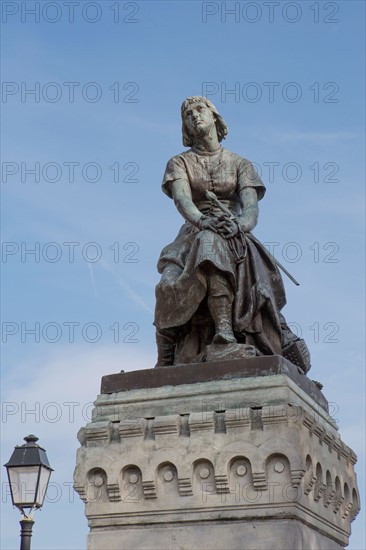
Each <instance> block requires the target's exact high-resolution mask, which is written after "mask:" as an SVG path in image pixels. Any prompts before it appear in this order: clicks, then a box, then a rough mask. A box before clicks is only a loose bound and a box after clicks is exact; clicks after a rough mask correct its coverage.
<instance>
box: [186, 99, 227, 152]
mask: <svg viewBox="0 0 366 550" xmlns="http://www.w3.org/2000/svg"><path fill="white" fill-rule="evenodd" d="M194 103H204V104H205V105H206V107H208V108H209V109H210V111H211V112H212V114H213V116H214V119H215V125H216V132H217V138H218V140H219V141H222V140H223V139H225V138H226V136H227V133H228V126H227V124H226V122H225V120H224V119H223V118H222V116H221V115H220V113H219V112H218V110H217V109H216V107H215V105H214V104H213V103H211V101H210V100H209V99H207V97H203V96H200V95H193V96H191V97H188V98H187V99H185V100H184V101H183V103H182V107H181V114H182V139H183V145H184V146H185V147H192V145H194V141H193V137H192V136H191V134H190V133H189V132H188V129H187V126H186V124H185V120H184V113H185V111H186V110H187V109H188V107H190V106H191V105H192V104H194Z"/></svg>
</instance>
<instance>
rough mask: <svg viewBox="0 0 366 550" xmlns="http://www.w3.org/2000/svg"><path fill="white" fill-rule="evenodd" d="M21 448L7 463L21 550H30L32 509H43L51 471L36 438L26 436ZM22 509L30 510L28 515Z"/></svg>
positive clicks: (16, 450) (19, 446) (44, 452)
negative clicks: (19, 513) (15, 508)
mask: <svg viewBox="0 0 366 550" xmlns="http://www.w3.org/2000/svg"><path fill="white" fill-rule="evenodd" d="M24 440H25V441H26V443H25V444H24V445H17V446H16V447H15V449H14V451H13V454H12V455H11V457H10V460H9V462H8V463H7V464H4V466H5V468H6V469H7V472H8V479H9V486H10V493H11V499H12V502H13V506H16V507H17V508H19V510H20V511H21V513H22V519H21V521H20V526H21V532H20V537H21V539H20V540H21V542H20V550H30V547H31V537H32V527H33V524H34V520H33V518H32V512H33V510H36V509H37V508H41V507H42V506H43V502H44V498H45V496H46V491H47V486H48V482H49V479H50V475H51V472H53V470H52V468H51V466H50V465H49V462H48V458H47V455H46V451H45V450H44V449H43V448H42V447H40V446H39V445H37V441H38V437H36V436H35V435H28V436H27V437H25V438H24ZM25 509H29V511H28V512H27V514H26V513H25V511H24V510H25Z"/></svg>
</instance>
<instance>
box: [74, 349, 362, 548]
mask: <svg viewBox="0 0 366 550" xmlns="http://www.w3.org/2000/svg"><path fill="white" fill-rule="evenodd" d="M78 437H79V441H80V443H81V447H80V448H79V450H78V456H77V467H76V470H75V476H74V477H75V489H76V490H77V491H78V493H79V495H80V497H81V498H82V499H83V501H84V502H85V507H86V508H85V509H86V516H87V518H88V522H89V527H90V534H89V536H88V548H89V549H90V550H91V549H93V550H96V549H100V550H117V549H118V550H119V549H120V548H122V547H123V548H126V549H132V548H133V549H146V550H148V549H149V550H151V549H155V548H156V549H178V548H179V549H183V550H184V549H187V550H191V549H195V548H204V549H211V548H212V549H221V548H227V549H235V550H237V549H244V548H245V549H253V550H257V549H261V550H267V549H268V550H270V549H271V550H275V549H278V550H279V549H281V550H285V549H288V550H290V549H291V550H292V549H307V550H309V549H314V550H315V549H316V550H318V549H324V550H331V549H340V548H344V547H345V546H346V545H347V544H348V538H349V534H350V523H351V521H352V520H353V518H354V517H355V515H356V514H357V512H358V509H359V504H358V503H359V500H358V491H357V483H356V477H355V473H354V470H353V466H354V464H355V462H356V457H355V454H354V453H353V451H352V450H351V449H350V448H348V447H347V446H346V445H345V444H344V443H343V442H342V441H341V439H340V437H339V433H338V431H337V426H336V424H335V422H334V421H333V420H332V418H331V417H330V416H329V414H328V412H327V402H326V400H325V398H324V396H323V395H322V393H321V392H320V390H319V388H318V386H317V385H316V384H314V383H313V382H312V381H311V380H309V379H308V378H307V377H306V376H304V375H301V374H300V373H299V371H298V369H297V368H296V367H294V366H293V365H292V364H291V363H289V362H288V361H286V360H285V359H283V358H282V357H252V358H247V359H241V360H231V361H229V360H227V361H216V362H212V363H203V364H202V363H201V364H199V365H182V366H179V367H166V368H161V369H148V370H145V371H134V372H128V373H124V374H116V375H109V376H106V377H103V380H102V393H101V395H99V396H98V398H97V400H96V403H95V408H94V411H93V420H92V422H90V423H89V424H88V425H87V426H86V427H85V428H82V429H81V430H80V432H79V436H78Z"/></svg>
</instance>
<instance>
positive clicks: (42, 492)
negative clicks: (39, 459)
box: [35, 466, 51, 508]
mask: <svg viewBox="0 0 366 550" xmlns="http://www.w3.org/2000/svg"><path fill="white" fill-rule="evenodd" d="M50 475H51V470H49V469H48V468H45V467H44V466H41V472H40V476H39V485H38V491H37V498H36V504H35V505H36V507H37V508H40V507H41V506H43V502H44V499H45V496H46V491H47V486H48V481H49V479H50Z"/></svg>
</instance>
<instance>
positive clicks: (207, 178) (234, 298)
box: [154, 96, 310, 372]
mask: <svg viewBox="0 0 366 550" xmlns="http://www.w3.org/2000/svg"><path fill="white" fill-rule="evenodd" d="M181 114H182V132H183V144H184V145H185V146H187V147H190V149H188V150H187V151H184V152H183V153H181V154H179V155H177V156H175V157H173V158H172V159H170V160H169V162H168V164H167V167H166V170H165V174H164V178H163V183H162V189H163V191H164V193H166V194H167V195H168V196H169V197H170V198H172V199H173V200H174V203H175V205H176V207H177V209H178V211H179V212H180V213H181V214H182V216H183V218H184V219H185V223H184V225H183V226H182V227H181V229H180V231H179V233H178V236H177V237H176V239H175V240H174V242H173V243H171V244H169V245H168V246H166V247H165V248H164V249H163V250H162V252H161V255H160V259H159V262H158V270H159V272H160V273H161V274H162V277H161V280H160V282H159V284H158V285H157V287H156V311H155V323H154V324H155V326H156V339H157V346H158V362H157V366H158V367H162V366H168V365H173V364H180V363H194V362H200V361H204V360H205V357H206V350H207V346H210V345H211V346H212V345H214V346H231V347H235V345H237V346H242V347H243V345H246V346H247V347H248V348H250V349H251V350H254V353H256V354H257V355H274V354H279V355H285V356H286V353H287V355H288V357H289V358H290V360H292V361H293V362H294V363H295V364H298V366H299V367H300V368H301V369H302V371H303V372H307V371H308V370H309V368H310V363H309V354H308V350H307V347H306V344H305V342H304V341H303V340H300V339H299V338H297V337H296V336H295V335H294V334H293V333H292V332H291V331H290V329H289V327H288V326H287V325H286V321H285V319H284V317H283V315H281V313H280V311H281V309H282V308H283V306H284V305H285V303H286V297H285V291H284V286H283V282H282V278H281V275H280V273H279V270H278V267H277V265H276V261H275V260H274V258H273V257H272V256H271V255H270V254H269V252H268V251H267V250H266V248H265V247H264V246H263V245H262V244H261V243H260V242H259V241H258V240H257V239H256V238H255V237H254V236H253V235H252V233H251V231H252V229H254V227H255V226H256V225H257V221H258V201H259V200H261V199H262V198H263V196H264V193H265V186H264V184H263V182H262V181H261V179H260V178H259V176H258V175H257V173H256V172H255V170H254V168H253V166H252V164H251V163H250V162H249V161H248V160H246V159H244V158H242V157H240V156H239V155H236V154H235V153H231V152H230V151H228V150H227V149H224V148H223V147H222V146H221V145H220V142H221V141H222V140H223V139H224V138H225V137H226V135H227V132H228V128H227V125H226V123H225V121H224V120H223V118H222V117H221V116H220V114H219V113H218V111H217V109H216V108H215V106H214V105H213V104H212V103H211V102H210V101H209V100H208V99H207V98H205V97H201V96H192V97H189V98H188V99H186V100H185V101H184V102H183V104H182V108H181ZM220 349H223V348H220Z"/></svg>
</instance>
